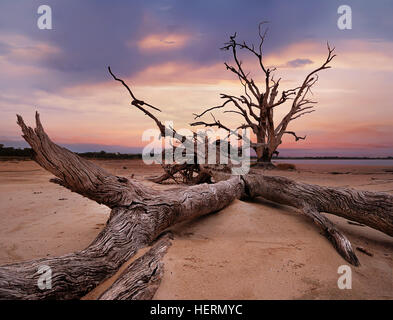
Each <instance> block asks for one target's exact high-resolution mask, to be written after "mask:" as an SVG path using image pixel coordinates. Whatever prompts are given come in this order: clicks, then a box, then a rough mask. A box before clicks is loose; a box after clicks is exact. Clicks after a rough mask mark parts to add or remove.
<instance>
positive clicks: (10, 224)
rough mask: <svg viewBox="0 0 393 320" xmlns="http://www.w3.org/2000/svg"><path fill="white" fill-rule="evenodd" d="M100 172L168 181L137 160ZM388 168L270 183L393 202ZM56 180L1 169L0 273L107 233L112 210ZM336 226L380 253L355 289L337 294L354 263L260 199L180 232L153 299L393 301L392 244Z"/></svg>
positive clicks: (32, 170) (24, 166) (33, 170)
mask: <svg viewBox="0 0 393 320" xmlns="http://www.w3.org/2000/svg"><path fill="white" fill-rule="evenodd" d="M97 163H98V164H99V165H100V166H102V167H104V168H105V169H107V170H108V171H111V172H113V173H115V174H116V175H123V176H130V175H131V174H134V175H135V178H137V179H143V178H144V177H146V176H150V175H155V174H159V173H160V172H161V169H160V167H158V166H153V167H151V166H145V165H143V163H142V162H141V161H139V160H121V161H120V160H103V161H97ZM386 169H389V170H392V169H393V168H392V167H390V168H389V167H367V166H353V167H350V168H349V167H344V166H339V165H297V170H296V171H292V172H288V171H278V170H276V171H271V172H268V174H276V175H282V176H288V177H290V178H293V179H296V180H298V181H303V182H308V183H317V184H321V185H330V186H346V187H352V188H356V189H361V190H371V191H385V192H389V193H393V174H392V172H386ZM332 172H333V173H335V174H333V173H332ZM337 172H338V173H341V174H337ZM49 178H51V175H50V174H49V173H47V172H46V171H44V170H43V169H41V168H40V167H39V166H38V165H36V164H35V163H34V162H32V161H1V162H0V212H1V215H0V264H8V263H13V262H18V261H23V260H30V259H35V258H40V257H45V256H57V255H61V254H65V253H69V252H72V251H75V250H80V249H83V248H84V247H86V246H87V245H88V244H89V243H90V242H91V241H92V240H93V239H94V238H95V236H96V235H97V234H98V232H99V231H100V230H101V229H102V228H103V226H104V223H105V221H106V220H107V218H108V216H109V211H110V210H109V209H108V208H106V207H105V206H101V205H98V204H96V203H94V202H93V201H90V200H88V199H86V198H83V197H82V196H80V195H78V194H75V193H71V192H70V191H68V190H66V189H64V188H62V187H60V186H58V185H55V184H52V183H49V181H48V180H49ZM147 184H148V185H151V186H152V185H153V184H152V183H147ZM155 187H157V188H162V186H155ZM329 218H331V219H332V220H333V221H334V222H335V223H337V225H338V226H339V227H340V228H341V230H343V231H344V232H345V234H346V235H347V236H348V238H349V239H350V241H351V242H352V245H353V247H355V248H356V247H363V248H366V249H367V250H368V251H369V252H371V253H372V254H373V256H368V255H366V254H364V253H362V252H359V251H357V255H358V258H359V259H360V262H361V266H360V267H358V268H356V267H352V268H351V270H352V289H351V290H340V289H339V288H338V286H337V280H338V278H339V276H340V274H338V273H337V269H338V267H339V266H341V265H345V264H347V263H346V262H345V260H343V259H342V258H341V257H340V256H339V255H338V254H337V253H336V251H335V250H334V248H333V247H332V245H331V244H330V242H328V240H327V239H325V238H324V237H323V236H322V235H321V234H320V233H319V231H318V230H317V228H316V227H315V226H314V225H313V224H312V223H310V222H309V221H308V220H307V219H306V218H305V217H303V216H301V215H300V214H299V213H298V212H296V210H294V209H292V208H289V207H285V206H279V205H276V204H274V203H270V202H267V201H264V200H263V199H256V200H254V201H252V202H242V201H235V202H234V203H232V204H231V205H230V206H229V207H227V208H226V209H224V210H222V211H221V212H219V213H216V214H211V215H208V216H206V217H202V218H198V219H196V220H193V221H190V222H186V223H183V224H181V225H178V226H175V227H174V228H173V229H172V230H173V233H174V237H175V238H174V241H173V245H172V247H171V248H170V249H169V251H168V253H167V255H166V256H165V258H164V262H165V275H164V278H163V280H162V283H161V286H160V288H159V289H158V291H157V293H156V295H155V299H393V238H391V237H389V236H386V235H384V234H382V233H381V232H378V231H376V230H373V229H370V228H368V227H359V226H355V225H350V224H348V222H347V221H346V220H345V219H342V218H338V217H334V216H331V215H329Z"/></svg>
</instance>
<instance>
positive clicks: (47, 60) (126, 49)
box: [0, 0, 393, 156]
mask: <svg viewBox="0 0 393 320" xmlns="http://www.w3.org/2000/svg"><path fill="white" fill-rule="evenodd" d="M44 4H45V5H49V6H50V7H51V9H52V29H51V30H41V29H39V28H38V26H37V20H38V18H39V17H40V14H38V13H37V9H38V7H39V6H40V5H44ZM344 4H345V5H349V6H350V7H351V9H352V29H347V30H340V29H339V28H338V26H337V20H338V19H339V17H340V14H338V12H337V9H338V7H339V6H340V5H344ZM392 15H393V2H392V1H387V0H378V1H369V0H367V1H364V0H356V1H355V0H345V1H343V0H342V1H336V0H329V1H327V0H324V1H323V0H322V1H313V0H298V1H293V0H292V1H289V0H274V1H273V0H258V1H256V0H255V1H254V0H245V1H244V0H243V1H240V0H226V1H223V0H217V1H215V0H209V1H205V0H198V1H185V0H183V1H180V0H162V1H154V0H151V1H134V0H127V1H125V0H111V1H109V0H108V1H104V0H94V1H93V0H84V1H79V0H67V1H64V0H45V1H42V0H41V1H35V0H29V1H27V0H26V1H22V0H2V1H1V2H0V70H1V74H0V88H1V89H0V143H3V144H5V145H7V146H16V147H24V146H26V144H24V142H23V139H22V138H21V133H20V128H19V127H18V126H17V124H16V114H20V115H22V116H23V117H24V119H25V120H26V121H27V122H28V124H30V125H33V119H34V112H35V111H36V110H37V111H39V113H40V114H41V120H42V122H43V125H44V127H45V128H46V131H47V133H48V134H49V135H50V137H51V138H52V140H54V141H55V142H56V143H59V144H61V145H64V146H67V147H68V148H70V149H71V150H73V151H78V152H81V151H100V150H106V151H111V152H138V151H140V150H141V148H142V147H143V146H144V145H146V144H147V142H143V141H142V134H143V132H144V131H145V130H146V129H155V125H154V123H153V122H152V121H151V120H150V119H148V118H147V117H146V116H145V115H144V114H143V113H141V112H140V111H138V110H136V109H135V108H132V106H131V105H130V97H129V95H128V93H127V92H126V90H125V89H124V87H122V86H121V84H119V83H118V82H116V81H114V80H113V79H112V78H111V76H110V75H109V74H108V71H107V66H111V68H112V71H113V72H114V73H115V74H116V75H117V76H118V77H121V78H122V79H124V80H125V81H126V82H127V83H128V84H129V85H130V86H131V87H132V89H133V91H134V93H135V94H136V96H137V97H138V98H139V99H141V100H144V101H148V102H150V103H151V104H153V105H155V106H158V107H159V108H160V109H161V110H162V112H161V113H160V114H157V115H158V116H159V118H160V119H161V120H162V121H173V124H174V126H175V128H177V129H179V128H190V127H189V123H190V122H192V121H193V113H200V112H202V111H203V110H204V109H205V108H207V107H211V106H215V105H217V104H220V103H221V102H220V96H219V95H220V93H236V94H238V93H240V92H241V89H242V88H241V86H240V84H239V82H238V80H237V79H236V78H235V77H234V76H233V74H231V72H228V71H227V70H226V69H225V66H224V62H226V61H227V62H231V56H230V53H229V52H226V51H222V50H220V47H222V45H223V44H224V43H225V42H226V41H227V40H228V39H229V36H230V35H232V34H234V32H237V36H238V39H239V40H245V41H247V42H250V43H252V42H254V43H257V41H258V23H259V22H261V21H269V24H268V27H269V31H268V34H267V36H266V40H265V44H264V54H265V63H266V64H267V65H268V66H275V67H277V70H276V71H275V77H276V78H279V77H281V78H282V85H283V88H286V87H288V88H289V87H296V86H297V85H299V84H300V83H301V81H302V79H304V77H305V76H306V75H307V73H308V72H310V71H311V70H312V69H313V68H316V67H318V66H319V65H320V64H321V63H322V62H323V61H324V59H325V58H326V54H327V48H326V42H327V41H328V42H329V43H330V44H331V45H332V46H334V47H335V48H336V54H337V57H336V58H335V59H334V60H333V61H332V63H331V65H332V68H331V69H328V70H324V71H322V72H320V73H319V81H318V82H317V84H316V85H315V88H314V89H313V99H314V100H317V101H318V104H317V106H316V111H315V112H314V113H312V114H308V115H306V116H304V117H302V118H300V119H297V120H295V121H293V122H292V123H291V124H290V126H289V128H288V130H291V131H295V132H296V133H297V134H298V135H302V136H303V135H306V139H305V140H300V141H298V142H295V141H294V139H293V137H292V136H290V135H289V136H288V137H285V138H284V139H283V143H282V145H281V146H280V148H279V151H280V152H281V155H292V156H293V155H295V156H302V155H307V156H310V155H316V156H317V155H338V156H393V139H392V137H393V125H392V124H393V105H392V102H391V101H392V100H391V97H390V95H391V93H392V91H393V32H392V31H393V20H392V19H391V17H392ZM241 59H242V61H243V62H244V65H245V68H246V69H247V70H248V71H250V72H251V74H252V76H253V77H254V78H255V80H256V81H257V83H260V84H261V85H262V84H263V78H262V74H261V73H260V70H259V69H258V68H259V67H258V64H257V62H256V61H255V59H252V57H250V56H247V55H242V56H241ZM287 110H288V109H287V107H286V106H283V107H282V108H281V107H280V109H277V110H276V111H277V112H276V115H275V120H276V121H279V120H280V117H282V116H283V115H284V114H285V112H286V111H287ZM216 115H217V114H216ZM220 119H222V121H223V122H225V123H226V124H228V126H233V127H235V126H236V125H239V124H241V123H242V122H243V121H242V120H241V119H240V118H239V117H237V115H234V114H232V115H228V114H227V115H225V116H222V115H221V116H220ZM206 120H209V118H206Z"/></svg>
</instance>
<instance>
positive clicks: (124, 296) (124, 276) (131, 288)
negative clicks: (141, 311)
mask: <svg viewBox="0 0 393 320" xmlns="http://www.w3.org/2000/svg"><path fill="white" fill-rule="evenodd" d="M169 239H170V235H169V234H166V235H164V236H163V237H162V238H160V239H159V240H158V241H157V243H156V244H155V245H154V246H153V247H152V248H151V249H150V250H149V251H148V252H147V253H145V254H144V255H143V256H142V257H140V258H138V259H137V260H135V261H134V262H133V263H131V264H130V265H129V266H128V267H127V268H126V269H125V270H124V271H123V272H122V273H121V274H120V276H119V277H118V278H117V279H116V281H115V282H114V283H113V284H112V285H111V286H110V287H109V288H107V289H106V290H105V291H104V293H102V294H101V295H100V297H99V298H98V300H150V299H152V298H153V296H154V294H155V293H156V291H157V289H158V287H159V285H160V283H161V279H162V276H163V274H164V267H163V266H164V264H163V262H162V261H161V259H162V258H163V257H164V255H165V253H166V252H167V250H168V248H169V246H170V245H171V242H170V240H169Z"/></svg>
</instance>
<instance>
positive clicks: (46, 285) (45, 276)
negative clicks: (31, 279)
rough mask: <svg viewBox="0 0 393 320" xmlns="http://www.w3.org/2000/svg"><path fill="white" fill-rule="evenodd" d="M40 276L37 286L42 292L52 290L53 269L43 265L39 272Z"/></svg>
mask: <svg viewBox="0 0 393 320" xmlns="http://www.w3.org/2000/svg"><path fill="white" fill-rule="evenodd" d="M37 273H38V274H40V276H39V277H38V280H37V286H38V288H40V289H41V290H47V289H52V269H51V268H50V267H49V266H47V265H42V266H40V267H39V268H38V271H37Z"/></svg>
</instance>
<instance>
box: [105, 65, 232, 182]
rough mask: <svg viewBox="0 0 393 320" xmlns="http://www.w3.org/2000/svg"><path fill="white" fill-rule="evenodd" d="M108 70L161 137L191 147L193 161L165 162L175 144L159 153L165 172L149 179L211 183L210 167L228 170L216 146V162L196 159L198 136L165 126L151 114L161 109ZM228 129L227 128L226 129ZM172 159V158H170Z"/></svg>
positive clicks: (174, 148) (132, 103)
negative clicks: (139, 96) (152, 123)
mask: <svg viewBox="0 0 393 320" xmlns="http://www.w3.org/2000/svg"><path fill="white" fill-rule="evenodd" d="M108 71H109V73H110V75H111V76H112V77H113V79H114V80H116V81H119V82H120V83H121V84H122V85H123V86H124V87H125V88H126V90H127V91H128V93H129V95H130V97H131V105H132V106H134V107H136V108H137V109H139V110H140V111H142V112H143V113H144V114H145V115H146V116H147V117H149V118H150V119H152V120H153V121H154V123H155V124H156V126H157V128H158V130H159V132H160V134H161V137H162V138H165V137H170V138H173V139H174V141H177V142H178V143H179V144H180V145H188V146H189V148H188V149H192V154H191V155H189V156H191V157H192V158H193V163H189V162H186V163H176V162H175V163H172V162H171V163H166V162H165V158H166V157H165V153H166V152H170V153H171V154H172V158H173V154H174V152H175V150H176V148H177V147H176V146H174V145H171V149H170V150H165V149H164V150H163V151H162V153H161V159H160V161H161V162H160V163H161V166H162V168H163V169H164V171H165V173H164V174H163V175H161V176H159V177H153V178H150V179H149V180H151V181H153V182H155V183H163V182H164V181H167V180H173V181H175V182H176V183H179V182H182V183H184V184H189V185H195V184H199V183H205V182H206V183H211V182H212V180H211V178H212V175H211V173H210V170H211V169H215V170H222V171H226V172H228V171H229V170H230V167H231V165H230V163H229V164H228V165H225V166H222V165H220V164H219V163H218V160H219V159H220V153H221V150H220V149H218V148H216V153H217V156H216V159H217V163H215V164H209V163H207V161H206V162H205V163H200V162H199V161H198V148H197V145H198V143H200V141H199V140H198V139H199V138H200V137H199V136H198V135H197V134H196V133H195V132H194V133H193V136H192V137H187V136H184V135H181V134H179V133H178V132H177V131H176V130H175V129H174V128H171V127H166V126H165V125H164V124H163V123H162V122H161V121H160V120H159V119H158V117H157V116H155V115H154V114H153V112H161V110H160V109H159V108H157V107H155V106H153V105H152V104H150V103H147V102H145V101H143V100H140V99H138V98H136V96H135V93H134V92H133V91H132V90H131V88H130V87H129V86H128V85H127V83H126V82H125V81H124V80H122V79H120V78H118V77H117V76H116V75H115V74H114V73H113V72H112V70H111V68H110V67H108ZM148 108H150V109H152V110H151V111H150V110H148ZM228 130H229V129H228ZM204 143H206V141H204ZM190 146H191V147H192V148H191V147H190ZM203 157H204V155H201V156H200V157H199V158H203ZM172 160H173V159H172Z"/></svg>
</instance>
